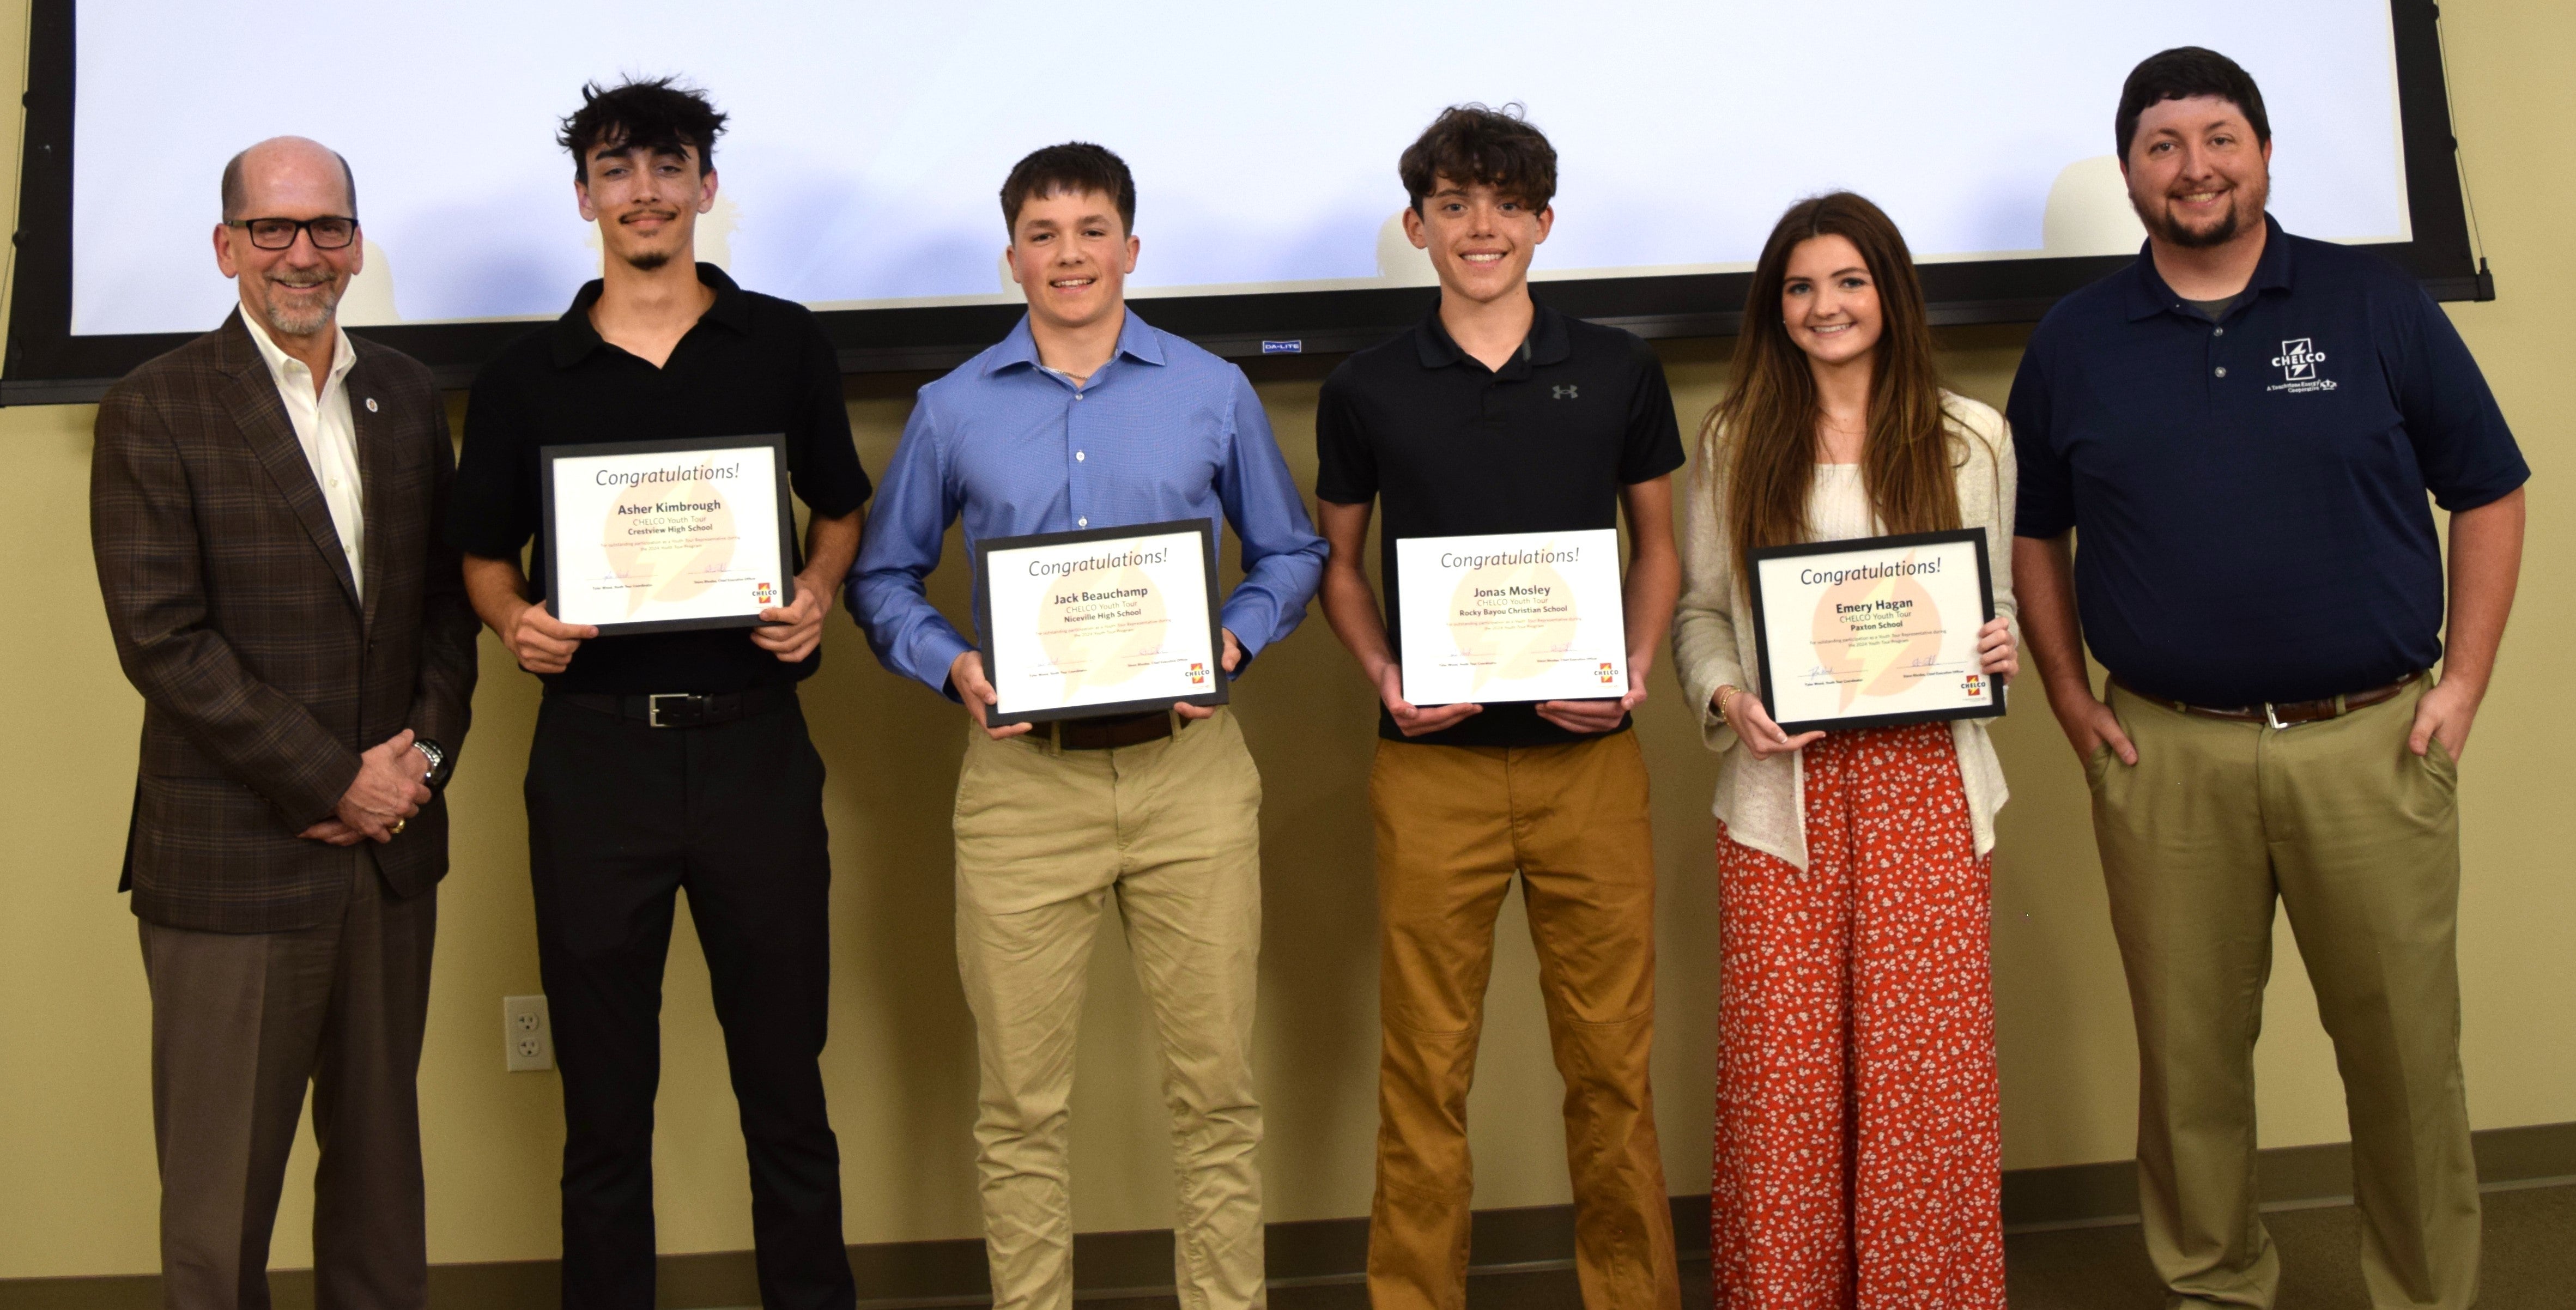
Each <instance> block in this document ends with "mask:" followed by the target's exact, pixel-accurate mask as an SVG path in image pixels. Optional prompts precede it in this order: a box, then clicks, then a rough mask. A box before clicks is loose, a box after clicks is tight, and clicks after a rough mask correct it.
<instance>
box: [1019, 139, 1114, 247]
mask: <svg viewBox="0 0 2576 1310" xmlns="http://www.w3.org/2000/svg"><path fill="white" fill-rule="evenodd" d="M1094 191H1097V192H1099V193H1100V194H1102V195H1105V196H1107V197H1109V199H1110V201H1111V202H1112V203H1114V204H1116V205H1117V206H1118V225H1119V226H1121V227H1123V228H1125V229H1127V230H1128V231H1129V232H1130V233H1133V232H1134V231H1135V230H1136V175H1135V174H1134V173H1132V172H1129V171H1128V169H1127V161H1126V160H1124V159H1120V158H1119V157H1118V155H1117V152H1115V151H1113V150H1111V149H1110V148H1109V147H1107V146H1096V145H1093V144H1091V143H1090V142H1088V141H1067V142H1065V143H1064V144H1063V145H1060V146H1041V147H1039V148H1038V149H1036V150H1032V151H1030V152H1029V153H1028V155H1027V157H1025V158H1023V159H1021V160H1020V162H1018V163H1016V164H1013V165H1011V175H1010V176H1009V177H1007V178H1005V179H1003V181H1002V230H1003V231H1005V232H1010V233H1012V234H1013V239H1014V240H1016V239H1017V233H1018V231H1019V227H1020V206H1022V205H1025V204H1027V203H1029V201H1030V199H1031V198H1032V197H1034V198H1036V199H1040V200H1043V199H1045V198H1047V197H1048V196H1063V195H1073V196H1080V195H1089V194H1090V193H1092V192H1094Z"/></svg>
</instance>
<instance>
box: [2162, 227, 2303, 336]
mask: <svg viewBox="0 0 2576 1310" xmlns="http://www.w3.org/2000/svg"><path fill="white" fill-rule="evenodd" d="M2263 233H2264V235H2263V258H2262V259H2261V261H2259V262H2257V263H2256V264H2255V265H2254V277H2253V279H2252V280H2251V281H2248V282H2247V283H2246V284H2245V290H2244V291H2242V292H2239V293H2238V296H2239V299H2238V300H2237V302H2236V307H2237V308H2238V309H2242V308H2244V307H2245V306H2246V305H2247V304H2249V303H2251V302H2252V301H2253V300H2254V298H2255V297H2256V296H2259V295H2261V294H2262V293H2263V292H2266V291H2288V290H2290V288H2291V282H2290V274H2291V268H2290V241H2289V238H2288V237H2287V236H2285V235H2283V234H2282V231H2281V222H2280V220H2279V219H2276V218H2274V217H2272V216H2271V215H2270V214H2265V215H2264V216H2263ZM2136 267H2137V270H2138V276H2137V279H2136V280H2135V281H2133V282H2131V283H2130V284H2129V321H2130V322H2132V323H2137V322H2142V321H2144V320H2146V319H2150V318H2154V317H2155V316H2156V315H2158V314H2180V315H2182V316H2183V317H2185V318H2187V319H2190V320H2191V321H2192V322H2195V323H2207V322H2208V321H2209V319H2208V318H2207V317H2206V316H2205V315H2203V314H2202V313H2201V312H2200V311H2199V310H2197V309H2194V308H2192V307H2191V303H2190V302H2189V301H2186V300H2184V299H2183V298H2182V297H2181V296H2180V295H2177V294H2175V292H2174V289H2173V288H2172V287H2170V286H2167V285H2166V284H2165V279H2164V275H2163V274H2162V273H2158V272H2157V271H2156V252H2155V246H2154V243H2152V242H2150V243H2148V244H2146V245H2143V246H2140V247H2138V262H2137V265H2136Z"/></svg>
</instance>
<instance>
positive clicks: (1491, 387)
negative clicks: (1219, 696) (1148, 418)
mask: <svg viewBox="0 0 2576 1310" xmlns="http://www.w3.org/2000/svg"><path fill="white" fill-rule="evenodd" d="M1397 169H1398V172H1399V173H1400V174H1401V175H1402V177H1403V181H1404V187H1405V191H1406V192H1407V193H1408V194H1409V195H1410V196H1411V198H1412V202H1413V203H1412V208H1411V209H1410V210H1408V211H1407V212H1406V214H1405V216H1404V226H1405V232H1406V234H1407V235H1408V236H1410V237H1411V238H1412V239H1413V243H1414V244H1415V245H1416V246H1420V247H1423V248H1424V249H1426V250H1428V251H1430V253H1431V262H1432V266H1433V267H1434V268H1435V269H1437V270H1438V272H1439V275H1440V304H1439V307H1438V309H1437V310H1435V311H1434V312H1433V313H1432V314H1431V316H1430V317H1429V318H1427V319H1425V320H1424V321H1423V323H1422V324H1421V325H1420V326H1419V327H1416V328H1414V329H1413V330H1412V331H1410V332H1407V333H1405V334H1404V335H1403V336H1400V337H1397V338H1396V339H1395V340H1393V341H1390V342H1387V343H1386V344H1384V345H1381V346H1377V347H1374V348H1372V349H1369V350H1364V351H1361V352H1360V353H1358V354H1356V355H1353V356H1351V358H1349V359H1348V360H1346V361H1344V362H1343V364H1342V365H1341V367H1339V368H1337V369H1335V370H1333V374H1332V376H1331V377H1330V378H1329V379H1327V380H1326V381H1325V383H1324V388H1323V395H1322V398H1321V402H1320V408H1319V410H1318V412H1317V415H1316V422H1315V439H1316V446H1317V449H1318V453H1319V455H1320V459H1321V472H1320V473H1319V474H1318V476H1317V478H1316V485H1315V494H1316V496H1317V497H1318V498H1319V500H1320V501H1321V504H1320V505H1319V506H1318V509H1319V510H1320V515H1319V517H1320V518H1321V520H1322V526H1323V529H1324V535H1325V538H1326V540H1327V541H1328V542H1329V543H1330V544H1331V547H1332V559H1331V562H1330V563H1329V564H1328V565H1327V566H1326V568H1325V572H1324V587H1323V599H1324V615H1325V617H1326V618H1327V619H1328V620H1330V621H1331V623H1332V625H1333V631H1334V633H1335V634H1336V635H1338V636H1340V638H1341V639H1342V644H1343V645H1345V646H1348V647H1350V650H1351V653H1352V655H1354V656H1356V657H1357V658H1358V660H1359V662H1360V667H1361V668H1362V669H1363V670H1364V671H1365V672H1366V673H1367V674H1368V676H1369V680H1370V681H1371V682H1373V683H1375V684H1376V685H1377V688H1378V692H1379V697H1380V699H1381V700H1382V701H1383V702H1384V708H1383V710H1382V712H1381V714H1380V716H1379V728H1378V736H1379V738H1380V741H1379V743H1378V751H1377V759H1376V762H1375V763H1374V764H1373V765H1372V766H1371V769H1370V774H1369V803H1370V806H1371V808H1372V809H1373V810H1374V811H1375V813H1376V817H1377V876H1378V912H1379V934H1380V935H1379V956H1378V959H1379V974H1380V983H1379V996H1380V999H1379V1006H1380V1015H1381V1019H1382V1025H1383V1031H1382V1036H1381V1054H1380V1061H1379V1074H1378V1146H1377V1195H1376V1198H1375V1200H1374V1202H1373V1203H1372V1205H1371V1207H1370V1215H1369V1258H1368V1277H1369V1298H1370V1301H1371V1303H1372V1304H1374V1305H1375V1306H1377V1307H1378V1310H1412V1308H1414V1307H1438V1308H1439V1310H1458V1307H1460V1306H1462V1305H1464V1303H1465V1299H1466V1271H1467V1238H1468V1201H1469V1198H1470V1194H1471V1193H1472V1191H1473V1183H1472V1178H1471V1171H1470V1165H1469V1161H1468V1158H1467V1125H1466V1112H1467V1088H1468V1084H1469V1082H1470V1081H1471V1079H1472V1078H1473V1076H1474V1073H1475V1061H1476V1039H1477V1035H1478V1032H1479V1030H1480V1028H1481V1026H1482V1020H1483V1005H1484V995H1485V982H1486V978H1487V976H1488V974H1489V972H1490V970H1491V966H1492V962H1493V946H1494V916H1495V914H1496V913H1497V912H1498V911H1499V910H1500V909H1501V907H1502V902H1503V897H1504V896H1505V895H1506V894H1507V893H1508V892H1509V890H1510V884H1511V879H1512V875H1513V874H1514V873H1515V872H1517V873H1518V874H1519V875H1520V877H1521V895H1522V898H1523V901H1524V903H1525V904H1526V906H1527V908H1528V912H1529V920H1530V933H1531V937H1532V938H1533V940H1534V941H1535V942H1536V944H1537V947H1538V953H1539V960H1540V978H1541V980H1542V987H1543V989H1544V994H1545V998H1546V1003H1547V1018H1548V1030H1549V1033H1550V1034H1551V1037H1552V1040H1553V1044H1554V1046H1555V1051H1556V1065H1557V1071H1558V1072H1559V1073H1560V1074H1562V1075H1563V1076H1564V1078H1565V1081H1566V1088H1567V1096H1566V1101H1565V1119H1566V1137H1567V1141H1568V1144H1569V1151H1568V1155H1569V1158H1570V1160H1571V1167H1572V1170H1573V1182H1574V1204H1575V1260H1576V1266H1577V1269H1578V1271H1579V1276H1580V1278H1581V1281H1582V1286H1583V1294H1584V1303H1585V1304H1587V1305H1591V1306H1598V1307H1614V1306H1615V1307H1637V1308H1641V1310H1642V1308H1647V1307H1671V1306H1674V1305H1676V1304H1677V1303H1678V1297H1679V1295H1680V1292H1679V1288H1678V1285H1677V1284H1676V1282H1675V1279H1674V1272H1673V1236H1672V1222H1671V1212H1670V1210H1669V1208H1668V1202H1667V1201H1666V1199H1665V1196H1664V1172H1663V1163H1662V1157H1661V1155H1660V1154H1659V1152H1658V1149H1657V1146H1656V1142H1655V1114H1654V1097H1653V1093H1652V1091H1651V1090H1650V1089H1649V1087H1648V1083H1647V1075H1648V1060H1647V1057H1648V1054H1649V1051H1650V1048H1651V1047H1652V1045H1653V1041H1654V1023H1655V988H1654V979H1655V939H1654V905H1655V865H1654V852H1653V849H1652V844H1651V840H1650V836H1649V832H1648V829H1647V812H1646V766H1645V761H1644V759H1643V757H1642V756H1641V755H1640V754H1639V752H1638V749H1637V743H1636V738H1635V735H1634V734H1633V733H1630V732H1629V731H1627V728H1628V717H1627V714H1628V710H1629V709H1630V708H1631V707H1633V706H1635V705H1636V703H1637V702H1638V701H1640V700H1642V699H1644V698H1645V694H1646V693H1645V683H1646V674H1647V671H1648V670H1649V669H1650V668H1651V667H1652V666H1653V662H1654V658H1655V654H1656V652H1657V651H1659V650H1661V649H1662V648H1663V643H1664V632H1665V629H1666V627H1667V626H1668V625H1669V624H1670V622H1671V620H1672V613H1673V602H1674V600H1675V598H1676V597H1677V595H1678V594H1679V590H1680V569H1679V566H1678V563H1677V562H1676V558H1675V555H1674V553H1673V540H1672V525H1671V518H1672V483H1671V474H1672V471H1673V470H1674V469H1675V468H1678V467H1680V465H1681V463H1682V447H1681V432H1680V429H1679V428H1678V426H1677V425H1676V424H1675V423H1674V421H1673V401H1672V394H1671V392H1670V391H1669V390H1668V389H1667V388H1666V387H1665V385H1664V374H1663V368H1662V365H1661V364H1660V363H1659V362H1658V361H1657V360H1656V359H1655V356H1654V353H1653V352H1652V351H1651V350H1649V349H1648V348H1647V346H1646V344H1645V343H1644V342H1643V341H1640V340H1638V339H1637V338H1636V337H1634V336H1631V335H1630V334H1628V333H1625V332H1621V331H1618V330H1616V329H1614V328H1604V327H1595V326H1593V325H1592V324H1589V323H1584V322H1581V321H1578V320H1575V319H1571V318H1568V317H1566V316H1565V315H1562V314H1559V313H1556V312H1555V311H1553V310H1550V309H1548V308H1547V307H1546V306H1544V305H1540V304H1537V303H1536V302H1534V301H1533V300H1532V299H1531V298H1530V293H1529V264H1530V256H1531V255H1532V254H1533V253H1534V252H1535V250H1536V248H1537V246H1538V244H1539V242H1541V241H1544V240H1546V239H1547V233H1548V228H1549V226H1550V225H1551V224H1552V223H1553V222H1554V220H1555V215H1554V212H1553V211H1552V210H1550V209H1549V207H1548V202H1549V200H1550V198H1551V197H1553V196H1554V194H1555V191H1556V152H1555V151H1554V149H1552V148H1551V147H1550V146H1549V145H1548V142H1547V138H1546V137H1544V136H1542V135H1540V134H1539V132H1538V130H1537V129H1536V128H1534V127H1531V126H1530V125H1529V124H1528V123H1525V122H1523V121H1521V119H1520V118H1518V117H1517V116H1515V115H1512V114H1506V113H1499V112H1496V111H1494V110H1490V109H1487V108H1485V107H1483V106H1481V105H1467V106H1462V107H1458V108H1453V109H1450V110H1447V111H1445V112H1444V113H1442V114H1441V115H1440V117H1439V119H1438V120H1437V121H1435V122H1433V123H1432V125H1431V127H1430V128H1429V129H1428V130H1427V131H1425V132H1424V133H1423V134H1422V137H1421V139H1420V140H1418V141H1416V142H1414V143H1413V145H1412V146H1411V147H1410V148H1408V149H1407V150H1406V151H1405V152H1404V155H1403V158H1402V159H1401V161H1400V162H1399V164H1398V166H1397ZM1372 501H1379V502H1383V504H1384V507H1385V516H1386V517H1385V526H1384V528H1383V529H1382V533H1381V541H1382V543H1383V550H1382V552H1381V556H1382V559H1383V560H1384V561H1386V562H1387V563H1388V565H1389V567H1387V568H1385V569H1384V570H1382V572H1383V574H1384V577H1385V581H1386V588H1387V596H1386V609H1385V616H1384V618H1383V619H1381V618H1380V615H1379V611H1378V608H1377V604H1376V599H1375V597H1374V596H1373V595H1372V594H1371V592H1370V588H1369V581H1368V577H1367V575H1366V573H1364V572H1363V571H1362V566H1361V555H1362V551H1363V542H1364V539H1365V538H1366V537H1367V535H1368V522H1369V512H1370V502H1372ZM1622 508H1624V509H1625V510H1626V512H1627V516H1628V527H1629V532H1630V537H1631V555H1630V559H1629V568H1628V576H1627V579H1626V585H1625V588H1624V599H1625V605H1626V613H1627V644H1628V690H1627V693H1626V694H1625V695H1624V696H1621V697H1619V698H1617V699H1610V700H1599V701H1549V702H1544V703H1541V704H1538V705H1528V704H1512V705H1487V706H1477V705H1444V706H1433V707H1420V706H1415V705H1412V704H1408V703H1407V702H1406V701H1405V699H1404V696H1403V691H1402V688H1403V676H1402V670H1401V665H1400V664H1399V658H1400V657H1399V654H1398V652H1399V651H1400V650H1401V649H1402V644H1403V632H1402V629H1401V626H1400V624H1399V623H1398V620H1397V615H1398V614H1399V613H1400V610H1399V605H1398V598H1397V596H1396V590H1395V588H1396V576H1395V570H1394V568H1393V567H1392V561H1393V560H1394V559H1395V554H1396V552H1395V543H1396V541H1397V540H1398V539H1400V538H1405V537H1419V536H1452V535H1465V534H1476V533H1495V532H1545V531H1571V530H1581V529H1597V528H1609V527H1615V526H1617V524H1618V515H1619V512H1620V510H1621V509H1622Z"/></svg>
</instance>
